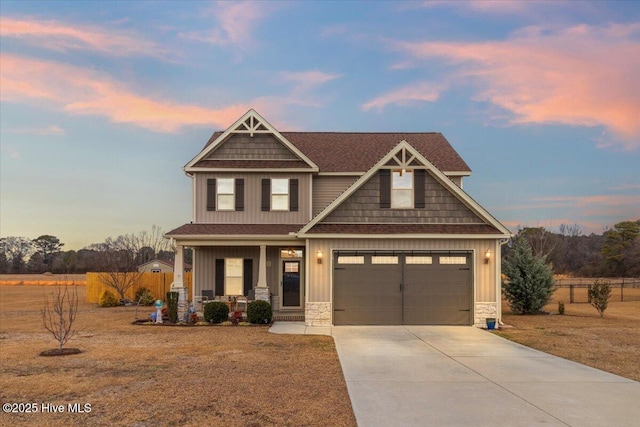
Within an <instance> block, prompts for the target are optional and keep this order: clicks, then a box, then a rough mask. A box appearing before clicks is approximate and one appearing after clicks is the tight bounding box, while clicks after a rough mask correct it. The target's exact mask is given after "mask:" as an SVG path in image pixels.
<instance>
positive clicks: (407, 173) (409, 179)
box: [391, 169, 413, 209]
mask: <svg viewBox="0 0 640 427" xmlns="http://www.w3.org/2000/svg"><path fill="white" fill-rule="evenodd" d="M391 207H392V208H394V209H411V208H413V171H412V170H406V169H401V170H394V171H392V172H391Z"/></svg>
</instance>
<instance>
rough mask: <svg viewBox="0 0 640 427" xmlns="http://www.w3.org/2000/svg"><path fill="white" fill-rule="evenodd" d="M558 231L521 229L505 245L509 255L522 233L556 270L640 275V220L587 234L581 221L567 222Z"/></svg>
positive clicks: (574, 273)
mask: <svg viewBox="0 0 640 427" xmlns="http://www.w3.org/2000/svg"><path fill="white" fill-rule="evenodd" d="M558 230H559V231H558V232H551V231H549V230H547V229H546V228H544V227H525V228H519V229H518V230H517V233H516V235H515V236H514V238H512V239H511V241H509V242H508V243H507V244H506V245H505V246H504V247H503V251H502V256H503V257H507V256H509V253H510V251H512V250H513V245H514V242H515V241H516V240H517V238H519V237H522V238H523V239H524V240H526V241H527V243H528V244H529V246H530V247H531V249H532V251H533V255H534V256H536V257H540V258H541V259H542V260H543V261H544V262H545V263H547V264H549V265H551V267H552V269H553V272H554V273H555V274H566V275H571V276H574V277H640V220H636V221H622V222H619V223H617V224H615V225H614V226H613V228H610V229H608V230H606V231H604V233H602V234H593V233H591V234H589V235H585V234H584V229H583V228H582V227H580V226H579V225H576V224H574V225H566V224H563V225H561V226H560V227H559V228H558Z"/></svg>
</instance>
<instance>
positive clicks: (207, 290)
mask: <svg viewBox="0 0 640 427" xmlns="http://www.w3.org/2000/svg"><path fill="white" fill-rule="evenodd" d="M180 243H183V242H180ZM185 243H189V244H188V246H190V247H191V248H192V249H193V285H192V286H191V289H189V291H190V292H189V293H190V294H189V295H186V292H184V293H185V295H184V298H185V300H188V301H189V302H191V303H192V304H193V305H194V311H196V312H201V310H202V302H203V300H205V301H206V300H219V301H224V302H228V301H234V302H235V300H243V301H247V302H250V301H253V300H263V301H267V302H269V303H270V304H271V308H272V311H273V314H274V320H280V321H289V320H290V321H303V320H304V309H305V273H306V269H307V267H306V258H305V247H304V246H300V242H297V241H275V242H273V241H267V242H256V243H258V244H252V243H253V242H246V243H245V242H239V241H228V240H227V241H218V242H215V241H207V242H185ZM194 243H199V244H194ZM184 246H186V245H183V244H180V245H178V247H177V252H176V266H175V271H176V272H178V271H179V270H180V266H181V261H179V258H181V256H180V254H181V252H182V248H183V247H184ZM180 276H181V275H180V274H176V276H175V277H176V279H178V278H179V277H180ZM180 285H181V284H180V283H179V280H174V283H173V284H172V289H173V290H176V291H178V292H180V288H182V289H184V287H183V286H180ZM229 305H230V310H229V311H230V312H233V311H234V310H235V308H236V307H235V304H231V303H230V304H229ZM187 307H188V305H187ZM240 310H241V311H244V310H246V304H244V305H241V307H240Z"/></svg>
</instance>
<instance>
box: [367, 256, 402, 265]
mask: <svg viewBox="0 0 640 427" xmlns="http://www.w3.org/2000/svg"><path fill="white" fill-rule="evenodd" d="M397 263H398V257H397V256H372V257H371V264H397Z"/></svg>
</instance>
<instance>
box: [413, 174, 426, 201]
mask: <svg viewBox="0 0 640 427" xmlns="http://www.w3.org/2000/svg"><path fill="white" fill-rule="evenodd" d="M424 178H425V170H424V169H415V170H414V171H413V206H414V207H415V208H416V209H422V208H424V206H425V205H424Z"/></svg>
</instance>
